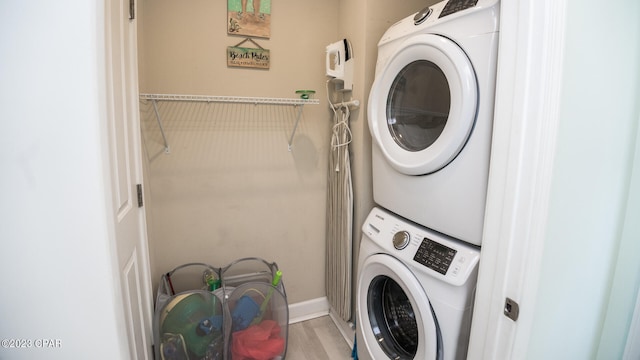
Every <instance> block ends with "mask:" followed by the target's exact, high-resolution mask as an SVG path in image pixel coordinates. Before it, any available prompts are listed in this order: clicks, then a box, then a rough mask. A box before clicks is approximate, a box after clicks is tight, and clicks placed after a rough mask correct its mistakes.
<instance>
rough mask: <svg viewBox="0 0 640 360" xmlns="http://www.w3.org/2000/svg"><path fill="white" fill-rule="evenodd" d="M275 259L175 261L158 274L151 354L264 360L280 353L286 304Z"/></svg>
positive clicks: (166, 359)
mask: <svg viewBox="0 0 640 360" xmlns="http://www.w3.org/2000/svg"><path fill="white" fill-rule="evenodd" d="M280 275H281V273H280V271H279V270H278V267H277V265H276V264H275V263H268V262H266V261H265V260H262V259H260V258H244V259H239V260H237V261H234V262H233V263H231V264H229V265H227V266H225V267H224V268H216V267H213V266H211V265H208V264H203V263H189V264H184V265H181V266H179V267H177V268H175V269H173V270H172V271H170V272H168V273H166V274H164V275H162V278H161V283H160V285H159V286H158V292H157V296H156V305H155V309H156V310H155V314H154V319H153V332H154V333H153V334H154V353H155V358H156V359H157V360H222V359H230V360H234V359H241V360H252V359H254V360H268V359H274V360H278V359H283V358H284V357H285V355H286V349H287V336H288V323H289V310H288V304H287V299H286V295H285V291H284V284H283V283H282V281H281V280H280Z"/></svg>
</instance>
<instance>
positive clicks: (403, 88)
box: [368, 34, 478, 175]
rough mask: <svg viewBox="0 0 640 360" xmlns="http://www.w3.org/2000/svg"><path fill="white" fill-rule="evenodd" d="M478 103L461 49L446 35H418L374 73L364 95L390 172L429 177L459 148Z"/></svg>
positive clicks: (473, 79) (475, 86) (371, 125)
mask: <svg viewBox="0 0 640 360" xmlns="http://www.w3.org/2000/svg"><path fill="white" fill-rule="evenodd" d="M477 104H478V84H477V80H476V76H475V72H474V70H473V66H472V65H471V62H470V61H469V58H468V57H467V55H466V54H465V53H464V51H463V50H462V49H461V48H460V47H459V46H458V45H457V44H456V43H454V42H453V41H451V40H449V39H447V38H445V37H442V36H438V35H433V34H422V35H417V36H413V37H411V38H409V39H408V40H406V41H405V42H404V43H402V45H401V46H400V47H399V50H398V51H397V52H396V54H395V55H393V56H392V57H391V58H390V60H389V61H388V62H387V63H386V65H383V68H382V70H380V71H378V73H377V75H376V80H375V81H374V83H373V86H372V88H371V94H370V96H369V105H368V106H369V107H368V116H369V128H370V130H371V135H372V136H373V138H374V141H375V142H376V143H377V144H378V146H379V147H380V149H381V150H382V153H383V154H384V156H385V158H386V159H387V161H388V162H389V163H390V164H391V166H392V167H393V168H394V169H396V170H397V171H399V172H401V173H403V174H407V175H424V174H429V173H433V172H435V171H438V170H440V169H442V168H443V167H445V166H447V164H449V163H450V162H451V161H452V160H453V159H454V158H455V157H456V156H457V155H458V153H459V152H460V151H461V150H462V148H463V147H464V145H465V143H466V142H467V139H468V138H469V135H470V134H471V130H472V129H473V124H474V123H475V119H476V112H477Z"/></svg>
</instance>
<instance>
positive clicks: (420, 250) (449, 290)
mask: <svg viewBox="0 0 640 360" xmlns="http://www.w3.org/2000/svg"><path fill="white" fill-rule="evenodd" d="M362 230H363V237H362V241H361V243H360V255H359V258H358V266H359V267H358V269H359V271H358V284H357V293H356V296H357V298H356V302H357V304H356V305H357V306H356V311H357V323H356V337H357V345H358V346H357V348H358V358H359V359H360V360H383V359H394V360H407V359H420V360H432V359H437V360H443V359H446V360H450V359H465V358H466V354H467V347H468V341H469V332H470V328H471V316H472V306H473V299H474V294H475V285H476V279H477V272H478V262H479V258H480V254H479V251H478V249H477V248H476V247H474V246H471V245H468V244H466V243H463V242H461V241H457V240H454V239H452V238H450V237H448V236H446V235H442V234H440V233H437V232H435V231H431V230H429V229H427V228H424V227H422V226H419V225H417V224H414V223H410V222H408V221H406V220H404V219H401V218H399V217H397V216H394V215H393V214H391V213H389V212H387V211H384V210H382V209H380V208H374V209H373V210H372V211H371V213H370V214H369V216H368V217H367V220H366V222H365V223H364V225H363V227H362Z"/></svg>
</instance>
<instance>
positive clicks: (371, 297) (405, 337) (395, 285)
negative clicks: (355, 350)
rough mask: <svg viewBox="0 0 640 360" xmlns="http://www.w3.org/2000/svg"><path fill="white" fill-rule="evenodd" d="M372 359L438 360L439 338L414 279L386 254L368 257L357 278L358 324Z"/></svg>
mask: <svg viewBox="0 0 640 360" xmlns="http://www.w3.org/2000/svg"><path fill="white" fill-rule="evenodd" d="M357 326H359V327H361V331H362V337H363V339H364V341H365V344H363V345H359V346H363V347H364V348H365V350H364V351H368V352H369V354H370V355H371V358H372V359H397V360H406V359H421V360H422V359H429V360H430V359H441V358H442V351H441V350H440V349H441V348H442V339H441V337H440V331H439V328H438V325H437V322H436V321H435V319H434V315H433V310H432V309H431V305H430V304H429V299H428V297H427V294H426V293H425V291H424V290H423V289H422V286H421V285H420V283H419V282H418V279H417V278H416V277H415V276H414V275H413V273H411V271H410V270H409V269H408V268H407V267H406V266H405V265H404V264H402V263H401V262H400V261H398V260H396V259H395V258H394V257H392V256H390V255H383V254H377V255H372V256H370V257H368V258H367V259H366V260H365V262H364V264H363V265H362V269H360V275H359V277H358V323H357Z"/></svg>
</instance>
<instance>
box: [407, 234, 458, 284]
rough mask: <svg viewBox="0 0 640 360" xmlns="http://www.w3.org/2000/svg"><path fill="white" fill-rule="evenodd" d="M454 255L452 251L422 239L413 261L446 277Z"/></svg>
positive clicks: (454, 251) (454, 252)
mask: <svg viewBox="0 0 640 360" xmlns="http://www.w3.org/2000/svg"><path fill="white" fill-rule="evenodd" d="M456 253H457V251H456V250H454V249H451V248H449V247H446V246H444V245H442V244H440V243H437V242H435V241H433V240H429V239H427V238H424V240H422V243H421V244H420V247H419V248H418V251H416V255H415V256H414V257H413V260H414V261H417V262H419V263H420V264H422V265H424V266H426V267H428V268H429V269H432V270H435V271H437V272H439V273H440V274H442V275H446V274H447V270H449V266H450V265H451V262H452V261H453V258H454V257H455V256H456Z"/></svg>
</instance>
